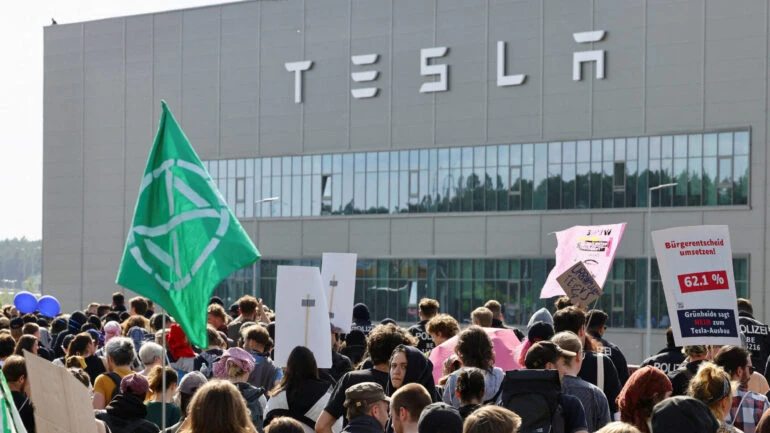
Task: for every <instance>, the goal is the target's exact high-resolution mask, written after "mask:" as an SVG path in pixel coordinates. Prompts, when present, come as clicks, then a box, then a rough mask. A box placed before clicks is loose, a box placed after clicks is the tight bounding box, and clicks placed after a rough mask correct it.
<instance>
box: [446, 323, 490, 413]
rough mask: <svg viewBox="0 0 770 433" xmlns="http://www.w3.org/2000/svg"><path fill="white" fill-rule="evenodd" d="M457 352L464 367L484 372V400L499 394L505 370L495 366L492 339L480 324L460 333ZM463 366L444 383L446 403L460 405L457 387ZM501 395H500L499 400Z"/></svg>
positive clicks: (457, 406) (456, 347) (456, 406)
mask: <svg viewBox="0 0 770 433" xmlns="http://www.w3.org/2000/svg"><path fill="white" fill-rule="evenodd" d="M455 353H456V354H457V357H458V358H460V361H462V363H463V368H466V367H476V368H478V369H480V370H481V371H483V372H484V377H485V390H486V391H485V393H484V401H488V400H490V399H491V398H493V397H494V396H495V394H497V390H498V389H499V388H500V384H502V383H503V378H504V377H505V372H504V371H503V370H502V369H501V368H500V367H495V366H494V364H495V354H494V352H493V351H492V341H491V340H490V339H489V336H488V335H487V333H486V331H484V329H482V328H481V327H479V326H475V325H474V326H470V327H468V329H466V330H464V331H463V332H461V333H460V335H459V336H458V339H457V345H456V346H455ZM463 368H461V369H459V370H457V371H455V372H453V373H452V374H450V375H449V378H447V381H446V384H445V385H444V395H443V400H444V403H446V404H449V405H452V406H454V407H455V408H459V407H460V398H459V397H458V396H457V393H456V392H455V390H456V389H457V377H458V376H459V375H460V372H461V371H462V370H463ZM499 399H500V397H499V396H498V400H499Z"/></svg>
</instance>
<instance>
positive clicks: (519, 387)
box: [494, 370, 566, 433]
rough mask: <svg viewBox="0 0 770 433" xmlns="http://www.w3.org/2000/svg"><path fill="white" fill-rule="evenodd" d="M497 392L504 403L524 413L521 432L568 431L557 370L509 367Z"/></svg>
mask: <svg viewBox="0 0 770 433" xmlns="http://www.w3.org/2000/svg"><path fill="white" fill-rule="evenodd" d="M498 394H502V403H501V405H502V406H503V407H505V408H507V409H510V410H512V411H514V412H515V413H516V414H518V415H519V416H520V417H521V429H519V432H520V433H565V431H566V427H565V422H564V413H563V411H562V407H561V404H559V398H560V397H561V380H559V372H558V371H556V370H514V371H506V372H505V378H504V379H503V383H502V384H501V385H500V389H499V390H498ZM494 398H495V399H497V395H496V396H495V397H494Z"/></svg>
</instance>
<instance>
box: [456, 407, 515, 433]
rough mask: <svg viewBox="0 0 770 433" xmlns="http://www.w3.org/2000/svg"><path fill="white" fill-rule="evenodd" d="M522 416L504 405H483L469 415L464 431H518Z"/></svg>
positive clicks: (511, 432) (503, 432)
mask: <svg viewBox="0 0 770 433" xmlns="http://www.w3.org/2000/svg"><path fill="white" fill-rule="evenodd" d="M519 427H521V417H520V416H519V415H517V414H516V413H514V412H513V411H510V410H508V409H506V408H504V407H500V406H483V407H481V408H479V409H476V410H475V411H474V412H473V413H472V414H470V415H468V418H466V419H465V423H464V424H463V433H490V432H495V433H517V432H518V431H519Z"/></svg>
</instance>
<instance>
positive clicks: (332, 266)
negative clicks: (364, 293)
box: [321, 253, 358, 333]
mask: <svg viewBox="0 0 770 433" xmlns="http://www.w3.org/2000/svg"><path fill="white" fill-rule="evenodd" d="M357 258H358V255H357V254H344V253H324V254H323V261H322V262H321V281H322V282H323V284H324V289H325V290H324V292H325V293H326V300H327V302H328V304H329V321H330V322H331V324H332V326H334V328H335V331H337V332H343V333H348V332H350V325H351V323H352V317H353V297H354V295H355V290H356V259H357Z"/></svg>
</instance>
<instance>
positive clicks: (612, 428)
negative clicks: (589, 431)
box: [596, 421, 642, 433]
mask: <svg viewBox="0 0 770 433" xmlns="http://www.w3.org/2000/svg"><path fill="white" fill-rule="evenodd" d="M596 433H642V432H640V431H639V429H638V428H636V427H634V426H633V425H631V424H627V423H624V422H621V421H615V422H611V423H609V424H607V425H605V426H604V427H602V428H600V429H599V430H596Z"/></svg>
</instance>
